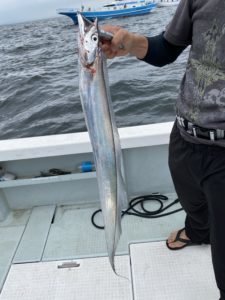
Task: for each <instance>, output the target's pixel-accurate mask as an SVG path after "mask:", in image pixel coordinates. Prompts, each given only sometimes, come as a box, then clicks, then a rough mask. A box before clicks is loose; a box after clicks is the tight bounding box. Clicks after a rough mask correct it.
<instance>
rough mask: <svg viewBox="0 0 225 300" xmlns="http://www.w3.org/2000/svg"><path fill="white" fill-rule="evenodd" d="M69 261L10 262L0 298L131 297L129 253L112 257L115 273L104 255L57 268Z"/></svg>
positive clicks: (94, 299) (74, 299) (76, 299)
mask: <svg viewBox="0 0 225 300" xmlns="http://www.w3.org/2000/svg"><path fill="white" fill-rule="evenodd" d="M65 262H67V263H68V262H69V261H53V262H39V263H27V264H15V265H12V267H11V269H10V272H9V274H8V277H7V280H6V282H5V285H4V287H3V290H2V293H1V294H0V299H1V300H16V299H19V300H31V299H32V300H132V284H131V281H130V264H129V256H117V257H116V261H115V263H116V270H117V272H118V274H120V275H122V276H125V277H126V278H128V279H125V278H121V277H118V276H116V275H115V274H114V273H113V272H112V270H111V267H110V264H109V260H108V257H99V258H86V259H82V260H76V263H77V264H80V266H78V267H71V268H58V266H61V265H62V263H65Z"/></svg>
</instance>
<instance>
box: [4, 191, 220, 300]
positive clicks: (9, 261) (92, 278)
mask: <svg viewBox="0 0 225 300" xmlns="http://www.w3.org/2000/svg"><path fill="white" fill-rule="evenodd" d="M167 196H168V197H169V202H170V201H172V200H174V199H175V198H176V195H175V194H167ZM150 205H151V209H153V210H154V209H155V208H156V207H154V205H157V204H153V203H151V204H150ZM175 208H179V204H177V205H176V206H175V207H174V208H172V209H175ZM96 209H98V207H97V206H96V204H94V203H93V204H89V205H86V206H82V207H81V206H79V205H67V206H66V205H65V206H55V205H49V206H39V207H38V206H37V207H34V208H33V209H30V210H17V211H12V212H11V213H10V214H9V216H8V217H7V219H6V220H5V221H4V222H1V223H0V236H1V240H0V253H1V256H0V286H1V287H2V293H1V294H0V299H1V300H15V299H21V300H28V299H29V300H30V299H49V300H50V299H52V300H53V299H54V300H56V299H59V300H61V299H68V300H69V299H71V300H72V299H79V300H82V299H94V300H95V299H96V300H97V299H98V300H101V299H104V300H105V299H107V300H111V299H113V300H115V299H118V300H126V299H129V300H130V299H135V300H138V299H140V300H144V299H146V300H147V299H175V300H176V299H177V300H178V299H179V300H180V299H183V300H185V299H187V300H190V299H199V300H214V299H216V297H217V298H218V297H219V295H218V292H217V289H216V285H215V282H214V276H213V271H212V266H211V257H210V247H209V246H208V247H205V246H204V247H189V248H186V249H184V250H183V251H178V252H177V251H175V252H172V251H168V250H167V248H166V247H165V241H164V240H165V239H166V238H167V236H168V235H169V233H170V232H171V231H173V230H174V229H177V228H181V227H182V226H183V221H184V213H183V212H179V213H176V214H173V215H169V216H166V217H162V218H158V219H143V218H137V217H135V216H125V217H124V218H123V221H122V229H123V234H122V236H121V239H120V242H119V245H118V249H117V256H116V269H117V272H118V274H119V275H121V276H124V277H126V278H127V279H125V278H122V277H118V276H115V275H114V273H113V272H112V270H111V268H110V264H109V261H108V257H107V253H106V246H105V237H104V231H103V230H99V229H96V228H95V227H94V226H93V225H92V223H91V215H92V213H93V212H94V211H95V210H96ZM96 220H97V221H98V223H99V225H101V221H102V220H101V216H100V215H99V216H98V217H96ZM71 261H73V262H74V261H76V262H77V264H78V265H80V266H78V267H73V266H72V267H69V268H58V266H60V265H62V263H64V262H71ZM181 273H182V276H180V274H181Z"/></svg>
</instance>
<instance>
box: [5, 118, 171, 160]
mask: <svg viewBox="0 0 225 300" xmlns="http://www.w3.org/2000/svg"><path fill="white" fill-rule="evenodd" d="M172 125H173V122H165V123H155V124H148V125H138V126H129V127H123V128H119V129H118V130H119V135H120V141H121V147H122V149H129V148H139V147H148V146H155V145H163V144H168V143H169V135H170V131H171V128H172ZM90 152H92V148H91V143H90V139H89V135H88V132H77V133H67V134H58V135H46V136H39V137H26V138H18V139H9V140H0V157H1V159H0V161H13V160H22V159H31V158H41V157H54V156H61V155H71V154H79V153H90Z"/></svg>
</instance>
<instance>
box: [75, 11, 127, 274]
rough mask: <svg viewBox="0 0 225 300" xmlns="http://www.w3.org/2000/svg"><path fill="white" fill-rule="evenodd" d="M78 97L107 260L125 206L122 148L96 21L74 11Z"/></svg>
mask: <svg viewBox="0 0 225 300" xmlns="http://www.w3.org/2000/svg"><path fill="white" fill-rule="evenodd" d="M78 24H79V36H78V43H79V66H80V70H79V71H80V82H79V89H80V97H81V103H82V107H83V112H84V116H85V121H86V126H87V129H88V132H89V136H90V140H91V144H92V149H93V155H94V160H95V166H96V173H97V181H98V189H99V195H100V201H101V209H102V213H103V220H104V227H105V237H106V245H107V250H108V256H109V261H110V264H111V266H112V269H113V271H114V272H115V273H116V271H115V264H114V256H115V251H116V247H117V244H118V241H119V238H120V235H121V209H122V208H124V206H126V205H127V203H128V202H127V194H126V188H125V182H124V172H123V164H122V151H121V147H120V140H119V134H118V130H117V127H116V122H115V117H114V112H113V108H112V102H111V97H110V91H109V82H108V73H107V67H106V59H105V57H104V54H103V52H102V50H101V47H100V36H99V34H100V30H99V28H98V22H97V20H95V22H94V23H92V22H90V21H88V20H86V19H85V18H84V17H83V16H82V15H81V14H80V13H78Z"/></svg>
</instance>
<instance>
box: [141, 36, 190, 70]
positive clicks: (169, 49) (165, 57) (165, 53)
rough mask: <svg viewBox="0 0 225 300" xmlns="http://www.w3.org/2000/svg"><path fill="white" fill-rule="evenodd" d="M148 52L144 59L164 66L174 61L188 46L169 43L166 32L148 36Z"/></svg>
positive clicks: (152, 63) (155, 64) (157, 65)
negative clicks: (165, 35)
mask: <svg viewBox="0 0 225 300" xmlns="http://www.w3.org/2000/svg"><path fill="white" fill-rule="evenodd" d="M147 39H148V45H149V46H148V52H147V54H146V56H145V57H144V58H143V59H142V60H143V61H145V62H147V63H149V64H151V65H153V66H156V67H163V66H165V65H167V64H170V63H172V62H174V61H175V60H176V59H177V57H178V56H179V55H180V54H181V52H182V51H183V50H184V49H185V48H186V46H176V45H173V44H171V43H169V42H168V41H167V40H166V39H165V37H164V33H162V34H159V35H156V36H153V37H148V38H147Z"/></svg>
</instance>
